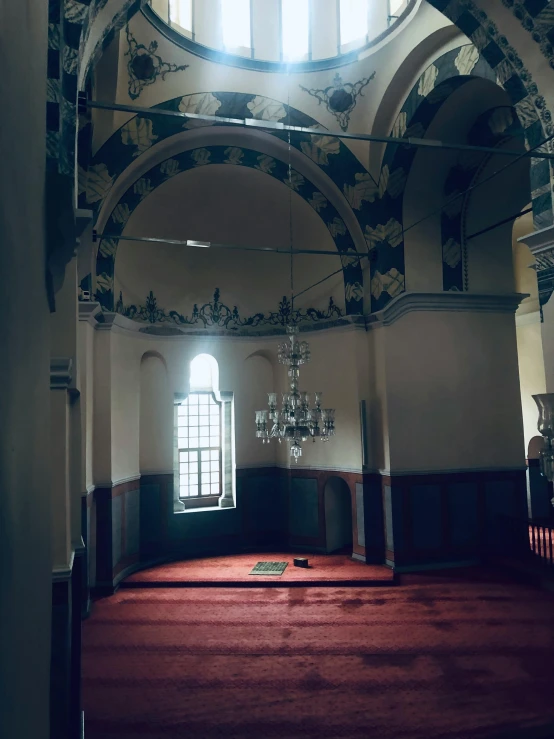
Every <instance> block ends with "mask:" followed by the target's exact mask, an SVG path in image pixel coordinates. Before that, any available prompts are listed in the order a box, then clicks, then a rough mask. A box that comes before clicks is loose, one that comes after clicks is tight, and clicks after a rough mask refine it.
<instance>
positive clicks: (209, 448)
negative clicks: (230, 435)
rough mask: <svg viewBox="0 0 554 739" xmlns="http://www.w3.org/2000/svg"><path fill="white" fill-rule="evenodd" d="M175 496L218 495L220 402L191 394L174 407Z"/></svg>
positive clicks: (219, 485)
mask: <svg viewBox="0 0 554 739" xmlns="http://www.w3.org/2000/svg"><path fill="white" fill-rule="evenodd" d="M177 433H178V449H179V496H180V497H181V498H197V497H204V496H208V495H220V494H221V405H220V404H219V403H218V402H217V401H216V400H215V399H214V397H213V395H212V394H211V393H191V394H190V395H189V396H188V398H187V399H186V400H184V401H183V402H182V403H181V405H180V406H179V408H178V431H177Z"/></svg>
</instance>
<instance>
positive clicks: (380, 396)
mask: <svg viewBox="0 0 554 739" xmlns="http://www.w3.org/2000/svg"><path fill="white" fill-rule="evenodd" d="M367 346H368V354H369V358H370V368H371V371H370V372H369V380H368V390H367V391H366V393H365V395H366V397H367V401H366V402H367V427H368V467H369V469H373V470H383V469H384V470H387V469H390V443H389V409H388V397H387V356H386V351H385V347H386V329H385V328H384V327H382V326H380V327H377V328H373V329H372V330H371V331H369V332H368V334H367Z"/></svg>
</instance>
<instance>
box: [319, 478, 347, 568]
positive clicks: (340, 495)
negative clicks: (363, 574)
mask: <svg viewBox="0 0 554 739" xmlns="http://www.w3.org/2000/svg"><path fill="white" fill-rule="evenodd" d="M323 499H324V503H325V542H326V544H325V548H326V551H327V553H329V554H330V553H332V552H337V551H343V550H345V549H351V547H352V543H353V526H352V493H351V491H350V487H349V486H348V483H347V482H346V481H345V480H343V479H342V477H329V478H328V480H327V482H326V483H325V487H324V489H323Z"/></svg>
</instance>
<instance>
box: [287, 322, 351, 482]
mask: <svg viewBox="0 0 554 739" xmlns="http://www.w3.org/2000/svg"><path fill="white" fill-rule="evenodd" d="M360 334H361V336H363V337H364V338H365V332H364V331H363V329H362V330H352V329H349V330H345V329H336V330H330V331H326V332H321V333H319V332H314V333H313V334H310V335H307V336H306V337H305V338H306V340H308V341H309V343H310V349H311V353H312V358H311V362H310V363H308V364H306V365H303V366H302V367H301V369H300V387H299V389H300V390H308V391H310V392H313V391H316V390H321V391H322V392H323V403H322V407H323V408H334V409H335V410H336V414H335V417H336V429H337V434H336V436H335V437H334V438H332V439H331V440H330V441H328V442H321V441H319V440H318V441H316V442H315V443H314V442H312V441H309V442H306V443H305V445H304V447H305V454H304V456H303V457H302V458H301V460H300V461H299V462H298V466H299V467H316V468H320V469H342V470H356V471H358V470H361V468H362V447H361V428H360V406H359V394H358V393H359V370H358V366H357V363H356V355H357V348H358V347H357V343H358V337H359V335H360ZM302 338H304V337H302ZM280 372H281V373H282V375H281V376H282V380H283V381H285V380H286V374H285V373H283V371H282V370H280ZM284 453H285V455H286V453H287V450H284Z"/></svg>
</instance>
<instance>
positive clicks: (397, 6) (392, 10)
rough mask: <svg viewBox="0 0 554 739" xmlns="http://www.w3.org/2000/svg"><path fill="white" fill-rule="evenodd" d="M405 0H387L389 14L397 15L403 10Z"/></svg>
mask: <svg viewBox="0 0 554 739" xmlns="http://www.w3.org/2000/svg"><path fill="white" fill-rule="evenodd" d="M405 6H406V0H389V16H394V17H396V16H398V15H400V13H401V12H402V11H403V10H404V8H405Z"/></svg>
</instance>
